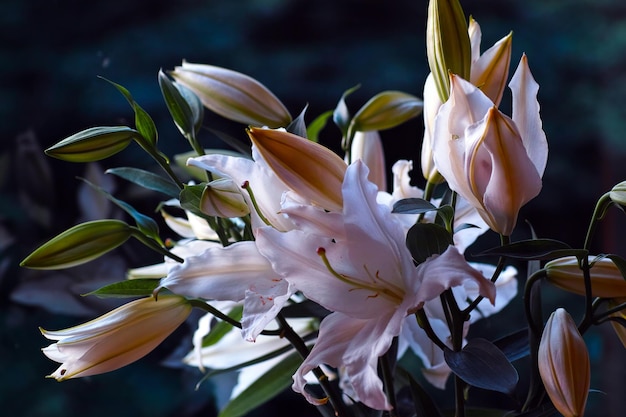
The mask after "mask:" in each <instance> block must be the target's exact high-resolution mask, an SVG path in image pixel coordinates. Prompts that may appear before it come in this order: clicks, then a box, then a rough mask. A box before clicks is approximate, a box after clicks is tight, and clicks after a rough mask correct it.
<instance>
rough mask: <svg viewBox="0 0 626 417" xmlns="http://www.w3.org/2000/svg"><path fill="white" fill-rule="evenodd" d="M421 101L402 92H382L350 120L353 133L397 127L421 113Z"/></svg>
mask: <svg viewBox="0 0 626 417" xmlns="http://www.w3.org/2000/svg"><path fill="white" fill-rule="evenodd" d="M422 105H423V103H422V100H420V99H418V98H417V97H415V96H412V95H411V94H407V93H403V92H402V91H383V92H382V93H379V94H376V95H375V96H374V97H372V98H371V99H370V100H369V101H368V102H367V103H365V105H363V107H361V109H360V110H359V111H358V112H357V113H356V114H355V115H354V118H353V119H352V126H351V127H352V129H353V130H354V131H360V132H368V131H371V130H385V129H390V128H392V127H395V126H398V125H400V124H402V123H404V122H406V121H407V120H410V119H412V118H413V117H416V116H418V115H419V114H420V113H421V112H422Z"/></svg>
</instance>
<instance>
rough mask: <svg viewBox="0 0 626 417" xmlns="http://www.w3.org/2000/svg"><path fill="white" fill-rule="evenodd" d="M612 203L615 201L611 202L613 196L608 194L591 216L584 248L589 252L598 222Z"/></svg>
mask: <svg viewBox="0 0 626 417" xmlns="http://www.w3.org/2000/svg"><path fill="white" fill-rule="evenodd" d="M612 203H613V200H611V196H610V194H609V193H606V194H604V195H603V196H602V197H600V199H599V200H598V202H597V203H596V207H595V208H594V210H593V214H592V216H591V221H590V222H589V227H588V228H587V235H586V236H585V244H584V246H583V249H587V250H589V246H590V245H591V239H592V237H593V234H594V232H595V230H596V225H597V224H598V220H602V218H603V217H604V214H605V213H606V210H607V208H608V207H609V206H610V205H611V204H612Z"/></svg>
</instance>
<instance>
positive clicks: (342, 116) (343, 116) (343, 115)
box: [333, 85, 361, 136]
mask: <svg viewBox="0 0 626 417" xmlns="http://www.w3.org/2000/svg"><path fill="white" fill-rule="evenodd" d="M360 87H361V86H360V85H355V86H354V87H352V88H350V89H348V90H346V91H345V92H344V93H343V94H342V95H341V98H340V99H339V102H338V103H337V106H336V107H335V110H334V111H333V122H335V124H336V125H337V127H338V128H339V130H340V131H341V134H342V135H343V136H346V135H347V133H348V126H350V111H349V110H348V106H347V105H346V98H347V97H348V96H349V95H350V94H352V93H354V92H355V91H356V90H358V89H359V88H360Z"/></svg>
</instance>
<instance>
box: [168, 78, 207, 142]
mask: <svg viewBox="0 0 626 417" xmlns="http://www.w3.org/2000/svg"><path fill="white" fill-rule="evenodd" d="M158 79H159V87H160V88H161V93H162V94H163V99H164V100H165V104H166V105H167V109H168V110H169V112H170V114H171V115H172V119H174V123H175V124H176V126H177V127H178V129H179V130H180V131H181V133H182V134H183V135H186V136H187V135H189V136H194V135H195V134H196V133H198V130H199V129H200V126H201V125H202V119H203V117H204V107H203V106H202V103H201V102H200V99H199V98H198V96H196V95H195V94H194V93H193V92H192V91H191V90H189V89H188V88H186V87H185V86H183V85H181V84H178V83H175V82H173V81H172V80H171V79H170V78H169V77H168V76H167V75H166V74H165V73H164V72H163V71H162V70H160V71H159V77H158Z"/></svg>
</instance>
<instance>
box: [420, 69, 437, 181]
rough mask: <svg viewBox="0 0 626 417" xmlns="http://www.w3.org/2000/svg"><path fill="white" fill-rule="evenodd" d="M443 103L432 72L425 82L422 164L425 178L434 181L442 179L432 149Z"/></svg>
mask: <svg viewBox="0 0 626 417" xmlns="http://www.w3.org/2000/svg"><path fill="white" fill-rule="evenodd" d="M441 104H442V103H441V98H440V97H439V93H438V92H437V86H436V85H435V78H434V77H433V74H432V73H430V74H428V77H426V82H425V83H424V107H423V110H422V111H423V112H424V138H423V140H422V152H421V164H422V175H423V176H424V178H425V179H426V180H427V181H430V182H434V183H438V182H440V181H441V176H440V175H439V173H438V171H437V167H436V166H435V161H434V160H433V149H432V148H433V144H432V142H433V129H434V124H435V117H437V113H438V112H439V108H440V107H441Z"/></svg>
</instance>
